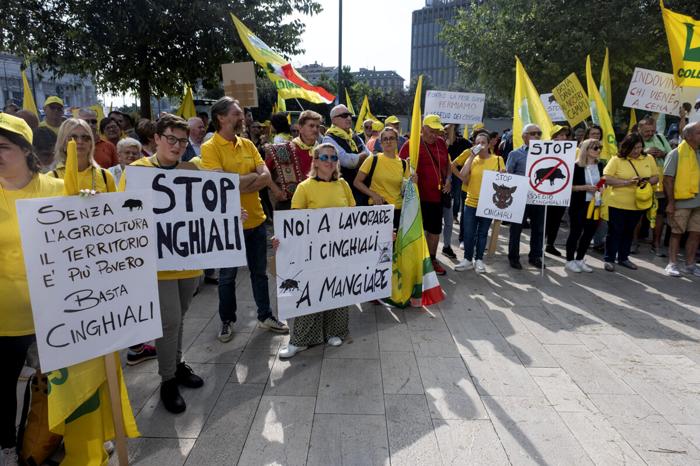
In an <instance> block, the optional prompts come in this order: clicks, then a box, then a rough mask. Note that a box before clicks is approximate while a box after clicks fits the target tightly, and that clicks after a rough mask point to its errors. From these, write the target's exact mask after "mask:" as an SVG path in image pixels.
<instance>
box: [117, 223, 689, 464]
mask: <svg viewBox="0 0 700 466" xmlns="http://www.w3.org/2000/svg"><path fill="white" fill-rule="evenodd" d="M507 234H508V229H507V228H504V229H502V232H501V235H502V237H501V244H500V246H499V248H500V252H499V254H498V255H497V256H496V257H495V258H493V259H490V260H489V259H487V264H488V268H489V273H488V274H486V275H482V276H477V275H475V274H474V272H465V273H457V272H453V271H452V270H450V271H449V272H448V275H447V276H446V277H444V278H443V279H441V282H442V284H443V286H444V288H445V291H446V292H447V299H446V300H445V301H444V302H442V303H440V304H439V305H437V306H434V307H432V308H431V309H430V310H428V311H426V310H416V309H411V310H403V311H402V310H394V309H388V308H384V307H381V306H374V305H362V306H361V307H358V308H357V309H354V310H353V312H352V314H351V319H350V322H351V332H352V337H353V341H352V342H348V343H346V344H344V345H343V346H341V347H339V348H323V347H316V348H313V349H311V350H309V351H306V352H304V353H301V354H300V355H298V356H297V357H295V358H293V359H292V360H289V361H282V360H279V359H278V358H277V357H276V354H277V352H278V350H279V348H280V346H281V345H283V344H285V343H286V341H287V338H288V337H283V336H279V335H273V334H270V333H265V332H260V331H259V330H257V329H255V321H254V312H255V311H254V305H253V302H252V297H251V293H250V285H249V281H248V276H247V275H246V274H239V278H238V281H239V284H238V290H239V302H240V307H241V310H240V319H239V322H238V323H237V324H236V326H235V332H236V335H235V338H234V339H233V341H231V342H230V343H227V344H222V343H219V342H218V341H217V340H216V332H217V330H218V326H219V319H218V315H217V312H216V304H217V297H216V289H215V287H212V286H206V287H204V288H203V290H202V292H201V293H200V294H199V295H198V296H197V297H196V298H195V300H194V303H193V306H192V308H191V310H190V312H189V314H188V315H187V320H186V322H185V343H184V347H185V348H186V349H187V351H186V354H185V358H186V360H187V361H188V362H189V363H190V364H191V365H192V367H193V368H194V369H195V370H196V371H197V373H199V374H200V375H202V376H203V377H204V379H205V381H206V384H205V386H204V387H203V388H202V389H199V390H187V389H184V390H183V395H184V397H185V399H186V401H187V405H188V408H187V411H186V412H185V413H183V414H182V415H178V416H173V415H171V414H168V413H167V412H166V411H165V410H164V409H163V408H162V406H161V405H160V403H159V396H158V391H157V389H158V384H159V379H158V376H157V374H156V369H157V368H156V364H155V362H154V361H149V362H148V363H144V364H142V365H139V366H136V367H133V368H127V369H126V371H125V372H126V378H127V381H128V385H129V392H130V396H131V400H132V403H133V407H134V410H135V413H136V414H137V422H138V425H139V428H140V430H141V433H142V435H143V438H141V439H137V440H133V441H130V444H129V449H130V455H131V459H132V461H133V464H143V465H167V466H177V465H182V464H187V465H234V464H241V465H262V464H283V465H302V464H313V465H335V464H338V465H340V464H355V465H370V464H390V463H391V464H392V465H418V464H421V465H422V464H459V465H464V464H483V465H497V464H549V465H578V464H594V463H595V464H604V465H609V464H645V463H647V464H653V465H659V464H699V463H700V365H699V364H700V344H698V340H700V288H699V286H698V285H699V284H700V283H699V280H700V279H697V278H689V277H683V278H680V279H678V278H676V279H671V278H667V277H665V276H663V275H662V274H661V270H662V267H663V265H665V264H664V263H663V262H664V260H663V259H658V258H654V259H653V260H652V259H651V255H649V254H648V246H642V254H641V255H639V256H635V257H634V260H636V261H637V263H638V264H639V265H640V270H638V271H628V270H623V271H620V272H616V273H609V272H605V271H603V270H602V263H601V261H600V260H599V259H600V258H599V256H594V257H593V258H591V259H590V260H589V263H590V264H591V265H592V266H593V267H595V268H596V271H595V272H594V273H592V274H577V275H574V276H572V275H571V274H567V273H566V272H565V270H564V267H563V265H564V263H563V261H561V260H558V259H549V258H548V260H547V264H548V265H549V268H548V269H547V273H546V275H545V277H544V278H541V277H540V275H539V273H538V272H537V271H535V270H533V269H532V268H527V267H526V269H525V270H523V271H513V270H511V269H510V268H509V267H508V265H507V261H506V260H505V256H504V249H505V247H506V240H507ZM524 249H525V251H526V250H527V249H526V248H524ZM562 249H563V248H562ZM446 263H447V264H450V266H453V265H454V264H453V263H452V262H450V261H447V262H446Z"/></svg>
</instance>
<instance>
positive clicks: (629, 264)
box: [618, 259, 637, 270]
mask: <svg viewBox="0 0 700 466" xmlns="http://www.w3.org/2000/svg"><path fill="white" fill-rule="evenodd" d="M618 264H620V265H621V266H623V267H626V268H628V269H630V270H637V266H636V265H634V262H632V261H631V260H629V259H627V260H623V261H620V262H618Z"/></svg>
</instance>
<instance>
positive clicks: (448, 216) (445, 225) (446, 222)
mask: <svg viewBox="0 0 700 466" xmlns="http://www.w3.org/2000/svg"><path fill="white" fill-rule="evenodd" d="M452 202H455V200H452ZM453 221H454V217H453V216H452V206H450V207H443V208H442V243H443V246H444V247H446V248H448V247H452V223H453Z"/></svg>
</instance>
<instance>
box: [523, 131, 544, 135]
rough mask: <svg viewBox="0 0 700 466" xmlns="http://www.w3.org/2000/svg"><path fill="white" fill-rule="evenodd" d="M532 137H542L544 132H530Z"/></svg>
mask: <svg viewBox="0 0 700 466" xmlns="http://www.w3.org/2000/svg"><path fill="white" fill-rule="evenodd" d="M527 134H529V135H530V136H542V131H530V132H529V133H527Z"/></svg>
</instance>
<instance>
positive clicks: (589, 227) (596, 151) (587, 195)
mask: <svg viewBox="0 0 700 466" xmlns="http://www.w3.org/2000/svg"><path fill="white" fill-rule="evenodd" d="M602 149H603V145H602V144H601V142H600V141H599V140H597V139H586V140H585V141H583V142H582V143H581V146H580V147H579V151H578V157H577V159H576V165H575V166H574V179H573V186H572V188H571V191H572V192H571V202H570V203H569V237H568V238H567V240H566V269H567V270H569V271H570V272H576V273H578V272H593V269H592V268H591V267H590V266H589V265H588V264H586V262H585V260H584V259H583V258H584V257H585V256H586V252H588V246H589V245H590V244H591V240H592V239H593V235H594V234H595V232H596V229H597V228H598V223H600V220H598V219H595V218H588V205H589V204H590V202H591V200H593V199H594V198H595V197H596V193H602V190H603V188H602V186H601V184H602V183H600V180H601V178H602V176H603V165H602V164H601V163H600V152H601V150H602ZM599 199H600V196H598V197H597V199H596V201H594V202H599Z"/></svg>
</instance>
